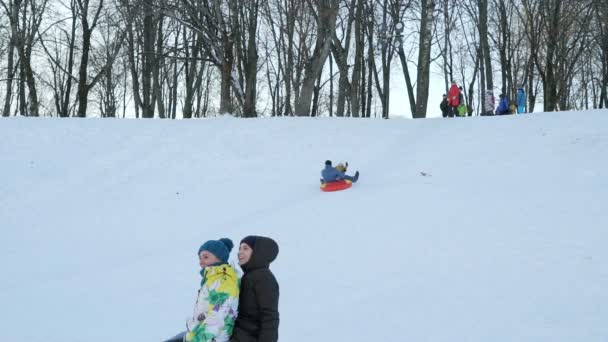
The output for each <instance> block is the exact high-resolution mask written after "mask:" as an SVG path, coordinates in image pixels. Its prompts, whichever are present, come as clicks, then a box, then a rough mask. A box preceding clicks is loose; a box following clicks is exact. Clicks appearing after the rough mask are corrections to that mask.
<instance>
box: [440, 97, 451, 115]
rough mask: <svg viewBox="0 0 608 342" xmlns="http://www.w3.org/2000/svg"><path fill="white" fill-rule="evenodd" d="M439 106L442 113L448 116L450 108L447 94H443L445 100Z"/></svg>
mask: <svg viewBox="0 0 608 342" xmlns="http://www.w3.org/2000/svg"><path fill="white" fill-rule="evenodd" d="M439 108H440V109H441V115H442V116H443V117H444V118H447V117H448V110H449V109H448V96H447V95H446V94H443V100H442V101H441V104H440V105H439Z"/></svg>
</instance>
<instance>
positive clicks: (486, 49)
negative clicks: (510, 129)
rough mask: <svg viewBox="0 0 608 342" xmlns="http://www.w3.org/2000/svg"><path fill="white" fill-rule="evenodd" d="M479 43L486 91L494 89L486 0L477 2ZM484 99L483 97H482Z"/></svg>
mask: <svg viewBox="0 0 608 342" xmlns="http://www.w3.org/2000/svg"><path fill="white" fill-rule="evenodd" d="M478 3H479V41H480V43H481V49H482V50H483V57H484V70H485V80H486V89H488V90H493V89H494V81H493V80H494V77H493V75H492V55H491V54H490V44H488V0H479V2H478ZM484 97H485V96H484Z"/></svg>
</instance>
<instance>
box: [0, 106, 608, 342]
mask: <svg viewBox="0 0 608 342" xmlns="http://www.w3.org/2000/svg"><path fill="white" fill-rule="evenodd" d="M607 114H608V113H607V112H606V111H590V112H571V113H555V114H534V115H520V116H510V117H490V118H467V119H428V120H416V121H412V120H398V119H395V120H371V121H370V120H355V119H329V118H325V119H295V118H289V119H279V118H277V119H253V120H237V119H228V118H221V119H208V120H199V121H160V120H151V121H143V120H140V121H135V120H95V119H91V120H60V119H18V118H11V119H3V120H0V136H1V137H2V139H1V143H0V177H1V179H2V180H1V181H0V270H1V272H2V276H1V281H0V303H1V304H0V322H2V323H1V325H2V329H0V341H15V340H23V341H44V342H51V341H53V342H55V341H56V342H66V341H68V342H72V341H86V342H97V341H99V342H107V341H129V342H139V341H141V342H144V341H146V342H147V341H160V340H162V339H163V338H168V337H170V336H172V335H173V334H175V333H177V332H179V331H180V330H182V329H183V328H184V322H185V319H186V317H187V316H188V314H190V313H191V309H192V306H193V302H194V298H195V295H196V291H197V289H198V287H197V286H198V285H199V275H198V260H197V256H196V252H197V250H198V247H199V246H200V244H201V243H202V242H204V241H205V240H207V239H217V238H220V237H224V236H227V237H230V238H232V239H233V240H234V241H235V242H237V243H238V241H240V239H241V238H242V237H243V236H245V235H248V234H258V235H268V236H271V237H273V238H275V239H276V240H277V241H278V243H279V245H280V248H281V251H280V254H279V257H278V259H277V261H276V262H275V263H274V264H273V265H272V269H273V271H274V273H275V275H276V277H277V278H278V280H279V283H280V286H281V299H280V313H281V326H280V337H281V338H280V339H281V341H285V342H308V341H315V342H316V341H349V342H354V341H361V342H364V341H365V342H368V341H383V342H387V341H395V342H400V341H416V342H421V341H432V342H439V341H450V342H453V341H469V342H488V341H492V342H497V341H505V342H514V341H518V342H521V341H530V342H532V341H534V342H538V341H547V342H558V341H564V342H566V341H567V342H573V341H581V342H583V341H584V342H594V341H595V342H603V341H607V340H608V324H607V323H606V322H608V290H607V289H608V248H607V247H606V246H607V245H608V213H606V208H607V203H608V172H607V167H608V115H607ZM326 159H332V160H334V161H348V162H349V163H350V165H351V169H352V172H354V171H355V170H356V169H358V170H359V171H360V172H361V179H360V182H359V183H357V184H355V186H354V187H353V188H352V189H350V190H348V191H344V192H339V193H322V192H320V191H319V184H318V183H319V171H320V169H321V168H322V164H323V162H324V161H325V160H326ZM234 252H235V251H234ZM234 252H233V256H234Z"/></svg>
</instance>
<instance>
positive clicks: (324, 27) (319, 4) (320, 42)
mask: <svg viewBox="0 0 608 342" xmlns="http://www.w3.org/2000/svg"><path fill="white" fill-rule="evenodd" d="M309 5H310V6H311V7H312V3H310V2H309ZM338 5H339V1H338V0H316V11H315V12H314V15H315V18H316V19H317V40H316V45H315V49H314V52H313V54H312V56H310V58H309V59H308V61H307V62H306V66H305V73H304V79H303V81H302V87H301V89H300V94H299V96H298V100H297V101H296V105H295V115H297V116H310V114H311V107H310V105H311V103H312V95H313V91H314V85H315V81H317V79H318V78H319V77H320V76H321V71H322V70H323V66H324V65H325V61H326V60H327V57H328V55H329V52H330V49H331V45H332V37H333V36H334V33H335V29H336V16H337V14H338Z"/></svg>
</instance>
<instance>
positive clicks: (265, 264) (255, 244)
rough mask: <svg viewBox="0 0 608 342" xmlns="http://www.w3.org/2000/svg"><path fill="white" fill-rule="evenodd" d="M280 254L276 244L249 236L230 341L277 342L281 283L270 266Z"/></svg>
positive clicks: (242, 249) (241, 257) (241, 254)
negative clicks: (237, 308) (236, 312)
mask: <svg viewBox="0 0 608 342" xmlns="http://www.w3.org/2000/svg"><path fill="white" fill-rule="evenodd" d="M278 254H279V246H278V245H277V243H276V242H275V241H274V240H273V239H271V238H267V237H263V236H247V237H246V238H244V239H243V240H242V241H241V245H240V248H239V265H241V268H242V269H243V272H244V273H245V274H244V275H243V278H242V279H241V294H240V297H239V310H238V316H237V318H236V322H235V325H234V331H233V333H232V337H231V338H230V342H276V341H278V339H279V284H278V283H277V280H276V279H275V277H274V275H273V274H272V272H271V271H270V269H269V266H270V263H271V262H273V261H274V260H275V259H276V257H277V255H278Z"/></svg>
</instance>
